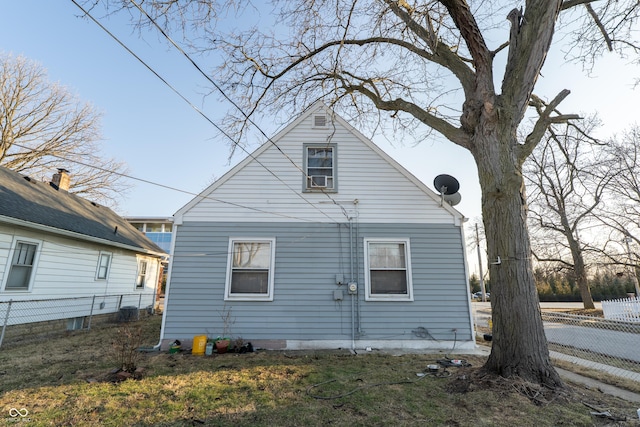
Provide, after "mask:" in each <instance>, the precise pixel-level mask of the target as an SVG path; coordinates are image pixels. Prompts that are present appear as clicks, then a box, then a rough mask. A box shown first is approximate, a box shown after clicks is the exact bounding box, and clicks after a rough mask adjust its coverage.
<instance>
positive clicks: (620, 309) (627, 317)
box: [602, 298, 640, 322]
mask: <svg viewBox="0 0 640 427" xmlns="http://www.w3.org/2000/svg"><path fill="white" fill-rule="evenodd" d="M602 312H603V314H604V318H605V319H610V320H622V321H624V322H640V298H623V299H614V300H610V301H602Z"/></svg>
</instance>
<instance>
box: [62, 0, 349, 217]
mask: <svg viewBox="0 0 640 427" xmlns="http://www.w3.org/2000/svg"><path fill="white" fill-rule="evenodd" d="M71 2H72V3H73V4H75V5H76V6H77V7H78V8H79V9H80V10H81V11H82V12H83V13H84V14H85V15H86V16H88V17H89V18H90V19H91V20H92V21H93V22H94V23H95V24H96V25H98V26H99V27H100V28H101V29H102V30H103V31H104V32H106V33H107V34H108V35H109V36H110V37H111V38H112V39H114V40H115V41H116V42H117V43H118V44H119V45H120V46H122V47H123V48H124V49H125V50H126V51H127V52H128V53H130V54H131V55H132V56H133V57H134V58H135V59H137V60H138V61H139V62H140V63H141V64H142V65H144V66H145V68H147V69H148V70H149V71H151V73H153V74H154V75H155V76H156V77H157V78H158V79H160V81H161V82H162V83H164V84H165V85H166V86H167V87H168V88H169V89H171V90H172V91H173V92H174V93H175V94H176V95H178V96H179V97H180V99H182V100H183V101H184V102H186V103H187V104H188V105H189V106H190V107H191V108H193V109H194V110H195V111H196V112H197V113H198V114H200V116H202V117H203V118H204V119H205V120H206V121H207V122H209V123H210V124H211V125H212V126H213V127H215V128H216V129H217V130H218V131H219V132H220V133H222V134H223V135H224V136H225V137H227V138H228V139H229V140H230V141H231V142H232V143H233V144H234V145H235V146H236V147H239V148H240V149H241V150H242V151H244V152H245V153H246V154H247V155H248V156H249V157H250V158H251V159H253V160H254V161H256V162H257V163H258V164H259V165H260V166H262V167H263V168H264V169H265V170H266V171H268V172H269V173H270V174H271V175H273V176H274V177H275V178H276V179H277V180H278V181H280V182H281V183H283V184H284V185H285V186H286V187H287V188H288V189H289V190H291V191H292V192H293V193H294V194H296V195H297V196H298V197H300V198H301V199H303V200H304V201H305V202H306V203H307V204H309V205H310V206H311V207H313V208H314V209H316V210H317V211H319V212H320V213H321V214H322V215H324V216H325V217H327V218H328V219H330V220H331V221H332V222H334V223H336V224H337V223H338V221H336V220H335V219H334V218H332V217H331V216H329V215H328V214H327V213H325V212H324V211H322V210H321V209H320V208H319V207H317V206H316V205H314V204H313V203H311V201H309V200H307V199H306V198H305V197H304V196H303V195H302V194H300V193H299V192H297V191H296V190H295V189H293V188H291V186H289V185H288V184H287V183H286V182H284V181H283V180H282V179H281V178H280V177H279V176H278V175H277V174H276V173H275V172H273V171H272V170H271V169H269V168H268V167H267V166H265V165H264V164H263V163H262V162H260V161H259V160H258V159H256V158H255V157H254V156H253V155H252V154H251V153H250V152H249V151H247V150H246V149H245V148H244V147H243V146H242V145H241V144H240V143H239V142H238V141H236V140H234V139H233V138H232V137H231V135H229V134H228V133H227V132H225V131H224V130H223V129H222V128H221V127H220V126H218V125H217V124H216V123H215V122H214V121H213V120H211V119H210V118H209V117H208V116H207V115H206V114H204V112H203V111H202V110H200V109H199V108H198V107H197V106H195V105H194V104H193V103H192V102H191V101H189V100H188V99H187V98H186V97H185V96H184V95H182V94H181V93H180V92H179V91H178V90H177V89H176V88H175V87H174V86H172V85H171V84H170V83H169V82H168V81H167V80H166V79H164V78H163V77H162V76H161V75H160V74H158V73H157V72H156V71H155V70H154V69H153V68H152V67H151V66H149V65H148V64H147V63H146V62H145V61H144V60H143V59H142V58H140V57H139V56H138V55H136V54H135V52H133V51H132V50H131V49H129V47H127V46H126V45H125V44H124V43H123V42H122V41H121V40H120V39H118V37H116V36H115V35H114V34H113V33H112V32H111V31H109V30H108V29H107V28H106V27H105V26H104V25H102V24H101V23H100V22H99V21H98V20H97V19H96V18H94V17H93V15H91V14H90V13H89V12H88V11H87V10H85V9H84V8H83V7H82V6H81V5H80V4H78V3H77V2H76V0H71ZM147 16H148V15H147ZM152 22H153V23H154V25H156V27H158V26H157V24H156V23H155V21H152ZM158 28H159V27H158ZM163 34H164V33H163ZM165 36H166V35H165ZM166 37H168V36H166ZM169 40H171V39H169ZM182 52H184V51H182ZM187 57H188V56H187ZM189 59H190V58H189ZM192 63H193V61H192ZM196 67H197V65H196ZM197 68H198V70H199V71H200V72H201V73H202V70H200V68H199V67H197ZM203 74H204V73H203ZM205 76H206V75H205ZM209 80H210V79H209ZM216 87H217V86H216ZM219 90H220V89H219ZM225 96H226V95H225ZM227 99H228V98H227ZM234 106H236V108H238V107H237V105H236V104H235V103H234ZM243 114H244V113H243ZM251 123H252V124H254V126H256V125H255V123H253V122H251ZM256 127H257V126H256ZM258 129H260V128H258ZM260 132H262V134H263V135H264V132H263V131H262V130H260ZM269 141H271V139H269ZM271 142H272V143H273V144H274V145H275V146H276V148H277V149H278V150H279V151H280V152H281V153H283V154H284V155H285V157H287V158H288V159H289V161H291V162H292V163H293V164H294V166H296V168H297V169H298V170H301V171H302V169H301V168H300V167H299V166H297V165H296V164H295V163H294V162H293V161H292V160H291V158H289V157H288V156H287V155H286V154H285V153H284V152H283V151H282V149H281V148H280V147H278V145H277V144H275V143H274V142H273V141H271ZM302 172H303V173H304V171H302ZM305 175H306V174H305ZM167 188H168V187H167ZM325 194H326V193H325ZM333 202H334V203H335V204H336V205H338V206H339V207H340V209H341V210H342V212H343V214H344V215H345V216H346V217H347V218H348V217H349V216H348V215H347V212H346V210H345V209H344V207H343V206H341V205H340V204H339V203H337V202H336V201H335V200H334V201H333Z"/></svg>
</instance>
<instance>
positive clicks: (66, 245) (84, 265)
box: [0, 225, 158, 301]
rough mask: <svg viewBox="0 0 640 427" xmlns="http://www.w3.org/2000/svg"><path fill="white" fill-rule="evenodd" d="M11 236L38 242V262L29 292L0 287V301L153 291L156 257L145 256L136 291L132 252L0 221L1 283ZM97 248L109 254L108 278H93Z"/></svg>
mask: <svg viewBox="0 0 640 427" xmlns="http://www.w3.org/2000/svg"><path fill="white" fill-rule="evenodd" d="M14 237H16V238H28V239H35V240H37V241H38V242H39V247H38V252H39V256H38V262H37V264H36V265H35V266H34V270H33V273H32V274H35V277H34V281H33V284H32V286H31V290H30V291H29V292H24V291H22V292H19V291H18V292H15V291H9V292H7V291H0V301H8V300H10V299H13V300H34V299H50V298H65V297H81V296H93V295H114V294H125V293H126V294H128V293H134V292H140V293H145V294H146V293H150V294H152V293H153V292H154V288H155V285H156V279H157V277H158V265H157V264H158V261H157V259H156V258H152V257H148V258H146V259H148V260H149V270H148V274H147V277H148V280H147V283H146V286H145V289H144V290H137V291H136V289H135V279H136V274H137V261H136V254H135V253H134V252H131V251H126V250H122V249H114V248H112V247H109V246H106V245H99V244H94V243H87V242H81V241H78V240H74V239H66V238H63V237H60V236H55V235H50V234H45V233H36V232H33V231H30V230H27V229H23V228H20V227H7V226H2V225H0V284H2V283H4V281H5V279H6V277H5V276H6V275H7V274H8V272H9V269H8V267H9V266H8V264H9V259H8V256H9V253H10V251H11V247H12V244H13V240H14ZM100 251H105V252H109V253H111V254H112V259H111V267H110V271H109V276H108V280H96V278H95V276H96V270H97V266H98V257H99V254H100Z"/></svg>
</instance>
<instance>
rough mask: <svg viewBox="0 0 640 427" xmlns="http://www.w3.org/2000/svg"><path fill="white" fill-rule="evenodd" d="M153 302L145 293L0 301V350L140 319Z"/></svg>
mask: <svg viewBox="0 0 640 427" xmlns="http://www.w3.org/2000/svg"><path fill="white" fill-rule="evenodd" d="M154 302H155V295H154V294H146V293H145V294H143V293H133V294H120V295H100V296H97V295H96V296H90V297H76V298H56V299H41V300H22V301H13V300H11V301H4V302H0V328H1V330H0V347H2V346H3V345H4V346H7V345H13V344H18V343H22V342H28V341H33V340H37V339H42V338H45V337H48V336H51V335H56V334H60V333H64V332H66V331H72V330H81V329H91V327H92V326H93V325H95V324H96V323H98V324H99V323H104V322H113V321H127V320H134V319H139V318H140V315H141V314H143V315H144V314H145V313H147V312H149V313H152V312H153V310H154ZM144 309H148V310H144Z"/></svg>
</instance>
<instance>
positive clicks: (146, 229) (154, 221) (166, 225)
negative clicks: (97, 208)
mask: <svg viewBox="0 0 640 427" xmlns="http://www.w3.org/2000/svg"><path fill="white" fill-rule="evenodd" d="M124 219H126V220H127V221H129V223H130V224H131V225H133V226H134V227H135V228H137V229H138V230H139V231H142V232H143V233H144V235H145V236H147V237H148V238H149V240H151V241H152V242H153V243H155V244H156V245H158V246H159V247H160V248H162V250H163V251H165V252H167V253H171V237H172V236H173V233H172V231H173V218H165V217H146V216H145V217H143V216H127V217H124Z"/></svg>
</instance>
